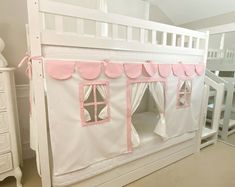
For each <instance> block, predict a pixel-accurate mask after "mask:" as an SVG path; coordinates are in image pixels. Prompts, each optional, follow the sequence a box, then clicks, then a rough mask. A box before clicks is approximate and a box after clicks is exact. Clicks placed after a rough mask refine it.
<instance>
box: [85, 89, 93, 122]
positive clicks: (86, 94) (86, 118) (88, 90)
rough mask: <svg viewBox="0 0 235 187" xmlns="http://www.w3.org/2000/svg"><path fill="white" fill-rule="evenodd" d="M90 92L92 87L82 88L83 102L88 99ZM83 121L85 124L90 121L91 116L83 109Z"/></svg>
mask: <svg viewBox="0 0 235 187" xmlns="http://www.w3.org/2000/svg"><path fill="white" fill-rule="evenodd" d="M91 91H92V85H86V86H84V102H85V101H86V100H87V99H88V98H89V96H90V94H91ZM84 119H85V121H86V122H88V121H90V120H91V115H90V113H89V112H88V110H87V109H86V108H84Z"/></svg>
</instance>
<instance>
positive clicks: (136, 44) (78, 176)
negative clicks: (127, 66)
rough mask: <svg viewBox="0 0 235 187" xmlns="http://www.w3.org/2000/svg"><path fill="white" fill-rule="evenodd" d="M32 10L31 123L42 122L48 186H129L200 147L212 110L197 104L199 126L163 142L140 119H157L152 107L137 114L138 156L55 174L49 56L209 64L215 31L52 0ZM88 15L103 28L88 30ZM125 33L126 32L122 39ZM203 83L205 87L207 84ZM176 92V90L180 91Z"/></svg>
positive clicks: (40, 149) (37, 136) (39, 136)
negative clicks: (71, 25)
mask: <svg viewBox="0 0 235 187" xmlns="http://www.w3.org/2000/svg"><path fill="white" fill-rule="evenodd" d="M28 15H29V16H28V17H29V27H28V28H29V36H28V39H29V45H30V55H31V57H30V58H29V60H31V63H29V65H30V66H32V79H31V83H30V87H31V96H32V116H31V123H32V125H36V126H37V131H36V133H35V132H34V131H32V132H31V137H33V139H32V140H31V143H34V149H35V150H36V152H37V156H38V157H37V163H38V170H39V173H40V175H41V179H42V186H43V187H50V186H71V187H73V186H74V187H78V186H79V187H80V186H87V187H91V186H102V187H110V186H123V185H126V184H128V183H130V182H132V181H134V180H137V179H139V178H140V177H143V176H145V175H148V174H150V173H152V172H154V171H156V170H158V169H160V168H162V167H164V166H166V165H168V164H171V163H173V162H175V161H177V160H180V159H182V158H184V157H186V156H188V155H190V154H193V153H195V152H197V151H199V149H200V141H201V137H200V136H201V134H200V131H201V126H200V125H202V124H203V117H202V116H203V113H204V111H203V110H201V112H200V111H199V110H200V108H201V103H197V106H199V109H198V111H193V112H197V113H199V115H198V116H197V117H198V118H197V120H198V121H196V122H195V123H196V127H195V130H193V131H190V132H187V133H184V134H178V135H177V134H176V136H174V137H171V138H169V139H168V140H167V141H162V140H158V139H156V138H153V137H152V135H151V134H149V131H148V129H146V128H145V129H144V130H143V129H142V127H141V126H140V125H138V123H139V122H140V121H142V120H141V118H142V116H141V115H145V116H146V115H147V116H149V119H150V118H152V117H153V116H152V113H149V112H145V113H144V114H143V113H142V114H136V116H135V117H134V118H133V119H132V120H133V123H134V125H136V129H137V131H139V132H140V139H141V141H142V143H141V144H140V146H139V147H137V148H134V150H133V152H132V153H131V154H122V155H120V156H117V157H114V158H113V159H108V160H103V161H101V162H98V163H95V164H92V165H90V166H88V167H87V168H86V169H84V170H79V171H76V172H69V173H65V174H64V175H61V176H56V175H54V173H53V160H54V158H53V156H52V153H51V139H50V136H51V134H50V133H51V132H50V130H49V128H48V126H49V125H48V115H49V113H48V111H49V109H48V101H47V99H48V87H46V86H45V81H46V80H45V79H48V78H45V77H46V76H47V75H45V70H44V68H45V67H44V62H43V60H42V59H44V60H45V59H55V58H56V59H63V60H74V59H83V61H86V60H90V61H91V60H92V61H97V60H98V61H103V60H104V59H109V60H114V61H128V62H133V61H134V62H136V61H137V62H141V61H146V60H151V61H157V62H159V63H166V64H167V63H169V62H170V63H178V61H182V62H185V63H188V64H190V63H195V61H196V62H198V61H201V62H202V63H204V64H205V63H206V56H207V45H208V33H202V32H196V31H191V30H188V29H183V28H179V27H174V26H169V25H165V24H160V23H155V22H150V21H144V20H140V19H135V18H129V17H125V16H121V15H115V14H107V13H102V12H100V11H96V10H90V9H86V8H81V7H77V6H72V5H67V4H63V3H56V2H53V1H47V0H39V1H38V0H28ZM48 15H50V16H53V18H54V26H53V28H51V27H50V28H48V26H47V24H48V20H47V18H48ZM65 18H68V19H73V20H75V28H76V29H75V31H74V32H72V31H69V32H68V31H67V32H66V31H65V30H64V26H63V23H64V20H65ZM87 20H89V21H93V22H94V23H95V24H94V25H95V27H94V28H96V29H95V33H94V34H93V35H92V36H91V35H88V34H87V33H86V31H87V28H85V27H86V26H85V24H84V23H85V22H86V21H87ZM120 27H121V28H122V29H123V28H124V32H123V31H120ZM107 28H109V29H108V34H107V35H104V34H103V32H102V31H103V30H106V29H107ZM136 29H137V30H138V31H139V36H138V37H137V40H135V39H134V34H133V32H134V31H135V30H136ZM106 31H107V30H106ZM110 31H111V32H110ZM120 33H122V34H121V35H122V37H121V38H120ZM123 33H124V34H123ZM123 36H124V37H123ZM88 54H89V55H88ZM203 79H204V77H203V76H202V77H201V79H200V80H202V81H203ZM177 80H178V79H177ZM201 89H202V90H203V87H202V88H201ZM171 92H172V93H173V94H174V93H175V90H171ZM194 94H196V93H194ZM195 96H196V95H194V97H195ZM151 116H152V117H151ZM155 117H156V115H155ZM153 118H154V117H153ZM153 120H155V121H156V120H157V119H153ZM145 123H146V122H145ZM148 127H149V128H150V129H152V128H153V127H151V126H148ZM141 129H142V130H141ZM34 141H35V142H36V144H35V142H34ZM62 154H63V153H62ZM69 159H70V158H68V160H69Z"/></svg>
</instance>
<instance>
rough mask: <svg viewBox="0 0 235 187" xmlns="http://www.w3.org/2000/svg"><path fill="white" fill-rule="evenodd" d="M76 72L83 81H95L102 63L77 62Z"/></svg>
mask: <svg viewBox="0 0 235 187" xmlns="http://www.w3.org/2000/svg"><path fill="white" fill-rule="evenodd" d="M76 66H77V70H78V72H79V74H80V76H81V77H82V78H83V79H87V80H93V79H97V78H98V77H99V76H100V74H101V66H102V63H98V62H97V63H93V62H92V63H90V62H89V63H87V62H77V63H76Z"/></svg>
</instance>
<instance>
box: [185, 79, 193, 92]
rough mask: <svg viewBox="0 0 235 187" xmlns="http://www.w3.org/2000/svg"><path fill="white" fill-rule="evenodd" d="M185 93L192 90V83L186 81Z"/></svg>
mask: <svg viewBox="0 0 235 187" xmlns="http://www.w3.org/2000/svg"><path fill="white" fill-rule="evenodd" d="M185 82H186V91H188V92H189V91H191V90H192V83H191V81H190V80H186V81H185Z"/></svg>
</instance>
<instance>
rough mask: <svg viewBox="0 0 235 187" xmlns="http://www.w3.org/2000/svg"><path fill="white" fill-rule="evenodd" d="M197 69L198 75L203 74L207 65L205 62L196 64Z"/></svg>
mask: <svg viewBox="0 0 235 187" xmlns="http://www.w3.org/2000/svg"><path fill="white" fill-rule="evenodd" d="M195 71H196V73H197V75H199V76H200V75H203V73H204V72H205V65H204V64H195Z"/></svg>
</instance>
